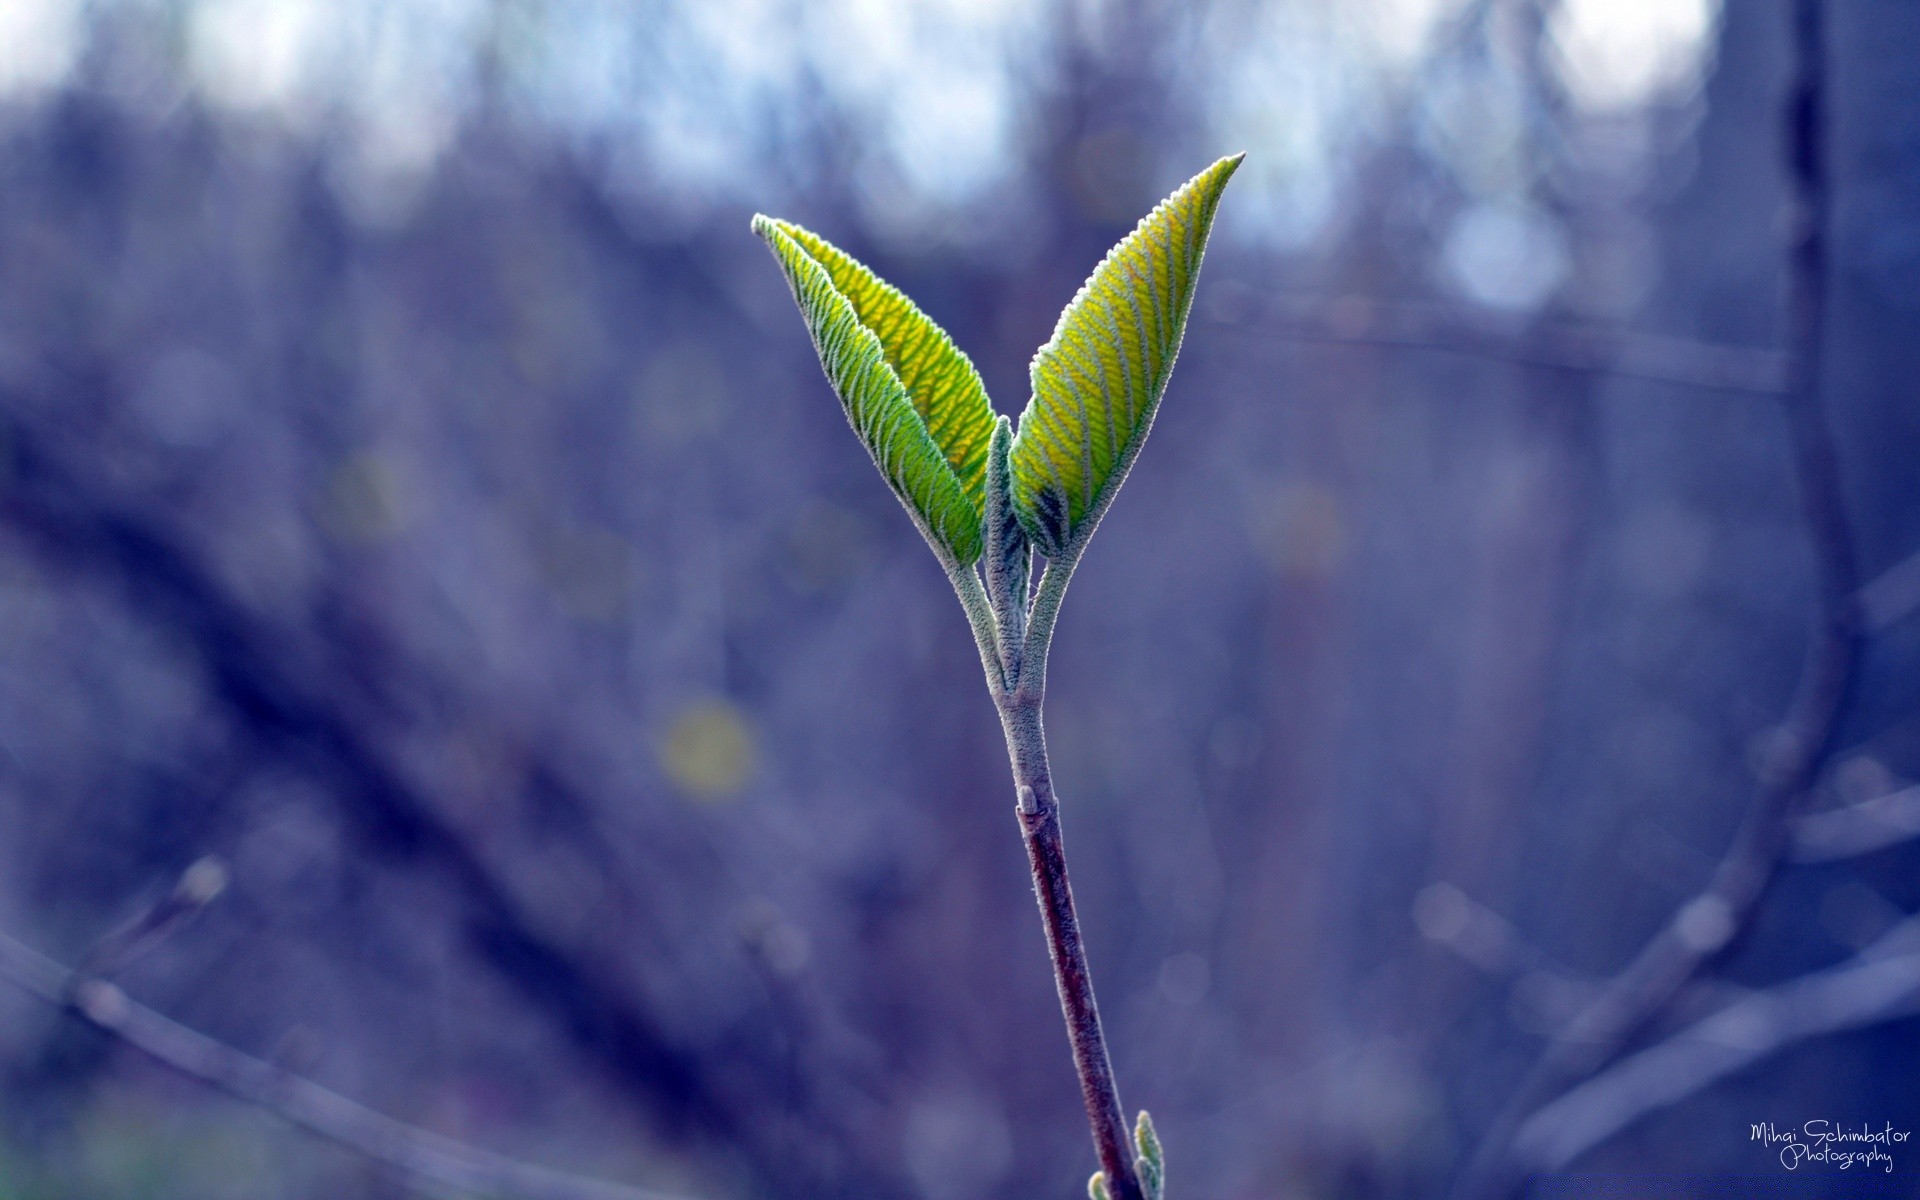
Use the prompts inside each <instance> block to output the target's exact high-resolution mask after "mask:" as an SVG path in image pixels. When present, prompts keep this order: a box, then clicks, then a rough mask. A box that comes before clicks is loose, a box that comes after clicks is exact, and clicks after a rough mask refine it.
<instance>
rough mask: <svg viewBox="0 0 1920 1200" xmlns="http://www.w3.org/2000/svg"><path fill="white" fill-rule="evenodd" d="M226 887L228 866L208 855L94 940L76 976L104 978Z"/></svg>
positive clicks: (159, 940) (189, 916) (201, 907)
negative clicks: (157, 897)
mask: <svg viewBox="0 0 1920 1200" xmlns="http://www.w3.org/2000/svg"><path fill="white" fill-rule="evenodd" d="M226 887H227V866H226V864H225V863H223V862H221V861H220V860H219V859H218V858H215V857H213V856H212V855H208V856H207V857H205V858H202V859H200V860H199V861H198V862H195V863H194V864H193V865H192V866H190V867H188V868H187V869H186V870H185V871H184V872H182V873H181V875H180V879H179V881H178V882H177V883H175V884H174V886H173V889H172V890H171V891H169V892H168V893H167V894H166V895H165V896H162V897H161V898H160V900H159V901H158V902H157V903H154V904H150V905H148V906H147V907H146V908H144V909H142V910H141V911H140V912H139V913H138V914H137V915H136V916H134V917H133V918H132V919H131V920H129V921H128V922H127V923H126V924H124V925H122V926H120V927H119V928H118V929H115V930H114V931H113V932H111V933H109V934H107V935H106V936H105V937H103V938H101V939H100V940H99V941H97V942H95V943H94V944H93V946H92V947H91V948H89V949H88V950H87V952H86V953H85V954H83V955H81V956H80V962H79V964H78V965H77V966H75V967H74V969H73V975H74V978H76V979H84V978H91V977H100V978H105V977H106V976H108V975H111V974H113V973H114V972H116V971H119V970H122V969H123V968H125V967H126V966H127V965H128V964H130V963H132V962H133V961H134V960H135V959H137V958H139V957H140V956H141V955H143V954H145V953H146V952H147V951H149V950H151V949H153V948H154V947H155V946H157V945H159V944H160V943H161V942H162V941H164V940H166V939H167V938H168V937H169V936H171V935H172V934H173V933H174V932H175V931H177V930H178V929H179V928H180V927H181V926H183V925H185V924H186V923H187V922H188V921H190V920H192V919H193V917H194V915H195V914H196V913H198V912H199V911H200V910H201V909H203V908H205V907H206V906H207V905H208V904H209V903H211V902H212V900H213V899H214V897H216V896H218V895H219V894H220V893H221V892H223V891H225V890H226Z"/></svg>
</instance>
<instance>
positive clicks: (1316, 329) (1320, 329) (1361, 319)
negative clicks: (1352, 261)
mask: <svg viewBox="0 0 1920 1200" xmlns="http://www.w3.org/2000/svg"><path fill="white" fill-rule="evenodd" d="M1220 307H1221V308H1223V309H1225V310H1226V312H1225V313H1223V314H1222V315H1220V316H1217V317H1216V320H1217V321H1219V323H1220V324H1222V325H1223V326H1225V327H1227V328H1234V329H1239V330H1240V331H1242V332H1245V333H1248V334H1251V335H1253V336H1255V337H1261V338H1275V339H1279V340H1283V341H1292V342H1317V343H1325V344H1329V345H1341V346H1383V347H1389V348H1396V349H1405V350H1423V351H1432V352H1436V353H1442V354H1465V355H1472V356H1474V357H1478V358H1490V359H1495V360H1498V361H1501V362H1511V363H1516V364H1519V365H1522V366H1529V367H1542V368H1546V369H1548V370H1557V371H1573V372H1585V373H1593V374H1604V375H1616V376H1620V377H1622V378H1629V379H1644V380H1647V381H1650V382H1655V383H1672V384H1679V385H1682V386H1686V387H1694V388H1703V389H1707V390H1711V391H1726V392H1746V393H1751V394H1754V395H1760V396H1777V395H1782V394H1784V393H1786V392H1787V391H1788V388H1789V377H1790V372H1789V368H1788V363H1787V355H1785V354H1783V353H1782V352H1780V351H1778V350H1769V349H1766V348H1764V347H1759V346H1733V345H1725V344H1720V343H1713V342H1700V341H1694V340H1691V339H1688V338H1679V337H1670V336H1666V335H1663V334H1651V333H1636V332H1634V331H1632V330H1627V329H1619V328H1611V327H1606V326H1598V325H1575V324H1564V323H1548V322H1539V321H1518V320H1512V319H1501V318H1497V317H1492V316H1485V315H1476V314H1473V313H1471V312H1468V311H1466V310H1464V309H1462V308H1459V307H1454V306H1448V305H1440V304H1419V303H1408V302H1386V301H1378V300H1368V299H1364V298H1361V297H1357V296H1343V297H1340V298H1338V299H1333V300H1327V301H1308V300H1290V301H1283V302H1281V303H1278V304H1276V305H1274V306H1273V307H1272V308H1271V309H1269V310H1267V311H1266V312H1262V313H1252V314H1249V315H1248V316H1247V317H1246V318H1245V319H1244V320H1241V319H1237V318H1235V317H1233V316H1232V315H1230V314H1231V306H1230V304H1223V305H1221V306H1220Z"/></svg>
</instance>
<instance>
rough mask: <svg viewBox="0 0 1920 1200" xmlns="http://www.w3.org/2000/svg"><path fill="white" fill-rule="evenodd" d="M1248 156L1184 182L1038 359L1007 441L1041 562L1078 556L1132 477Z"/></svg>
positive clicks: (1103, 270)
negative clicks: (1222, 212) (1212, 237)
mask: <svg viewBox="0 0 1920 1200" xmlns="http://www.w3.org/2000/svg"><path fill="white" fill-rule="evenodd" d="M1243 157H1245V156H1244V155H1238V154H1236V155H1234V156H1233V157H1232V158H1223V159H1221V160H1220V161H1219V162H1216V163H1214V164H1213V165H1212V166H1211V167H1208V168H1207V169H1206V170H1204V171H1202V172H1200V174H1198V175H1196V176H1194V177H1193V178H1192V179H1190V180H1188V181H1187V183H1186V184H1185V185H1184V186H1182V187H1181V188H1180V190H1179V191H1176V192H1175V193H1174V194H1173V195H1171V196H1169V197H1167V198H1166V199H1165V200H1163V201H1161V202H1160V204H1159V206H1158V207H1157V208H1155V209H1154V210H1153V211H1152V212H1151V213H1149V214H1147V216H1146V217H1145V218H1144V219H1143V220H1142V221H1141V222H1140V224H1139V225H1138V226H1136V227H1135V229H1134V231H1133V232H1132V233H1130V234H1128V235H1127V236H1126V237H1125V238H1124V239H1122V241H1121V242H1120V244H1119V245H1117V246H1115V247H1114V248H1113V249H1112V250H1110V251H1108V253H1107V257H1106V258H1105V259H1104V260H1103V261H1102V262H1101V263H1100V265H1099V266H1098V267H1096V268H1095V269H1094V272H1093V275H1092V276H1091V277H1090V278H1088V280H1087V282H1086V284H1085V285H1084V286H1082V287H1081V289H1080V291H1079V294H1077V295H1076V296H1074V298H1073V302H1072V303H1071V304H1069V305H1067V308H1066V311H1065V312H1063V313H1061V314H1060V324H1059V325H1058V326H1056V327H1055V329H1054V331H1053V337H1052V339H1051V340H1050V341H1048V342H1047V344H1046V345H1044V346H1042V347H1040V352H1039V353H1038V354H1036V355H1034V359H1033V370H1032V375H1033V399H1032V400H1030V401H1029V402H1028V404H1027V410H1026V412H1025V413H1023V414H1021V417H1020V432H1019V434H1018V435H1017V436H1016V437H1015V438H1014V440H1013V451H1012V456H1011V464H1012V468H1013V501H1014V509H1015V511H1016V512H1017V513H1018V514H1019V516H1020V523H1021V524H1022V525H1023V526H1025V528H1026V531H1027V536H1028V537H1030V538H1032V539H1033V543H1034V545H1035V546H1036V547H1038V548H1039V550H1040V552H1041V553H1043V554H1045V555H1046V556H1047V557H1048V558H1057V557H1060V556H1062V555H1064V554H1066V553H1068V552H1069V551H1070V550H1077V549H1078V548H1079V547H1080V546H1082V545H1084V544H1085V542H1086V539H1087V537H1089V536H1090V535H1091V534H1092V532H1093V530H1094V527H1095V526H1097V525H1098V524H1099V522H1100V518H1101V517H1102V516H1103V515H1104V514H1105V512H1106V509H1107V505H1108V504H1110V503H1111V502H1112V500H1113V495H1114V493H1115V492H1116V491H1118V490H1119V487H1120V484H1121V483H1122V482H1123V481H1125V479H1126V477H1127V471H1128V470H1129V469H1130V468H1131V467H1132V466H1133V460H1134V458H1135V457H1136V456H1137V455H1138V454H1139V453H1140V446H1141V443H1143V442H1144V441H1145V440H1146V437H1147V431H1148V430H1149V429H1150V428H1151V427H1152V425H1153V416H1154V412H1155V410H1156V409H1157V408H1158V407H1159V405H1160V396H1161V394H1162V393H1163V392H1165V390H1166V387H1167V377H1168V375H1170V374H1171V373H1172V371H1173V360H1174V358H1175V356H1176V355H1178V354H1179V352H1180V336H1181V334H1182V333H1183V332H1184V331H1185V330H1186V325H1187V312H1188V310H1189V309H1190V308H1191V307H1192V305H1193V285H1194V283H1195V281H1196V280H1197V279H1198V278H1199V275H1200V259H1201V257H1202V255H1204V254H1205V253H1206V248H1207V233H1208V231H1209V230H1210V229H1211V228H1212V226H1213V214H1214V211H1215V210H1216V209H1217V208H1218V207H1219V204H1220V192H1221V190H1222V189H1223V188H1225V187H1226V185H1227V180H1228V179H1230V178H1231V177H1232V176H1233V172H1234V169H1235V168H1236V167H1238V166H1239V165H1240V160H1241V159H1242V158H1243Z"/></svg>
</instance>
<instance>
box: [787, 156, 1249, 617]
mask: <svg viewBox="0 0 1920 1200" xmlns="http://www.w3.org/2000/svg"><path fill="white" fill-rule="evenodd" d="M1240 158H1241V156H1239V155H1235V156H1234V157H1232V158H1223V159H1221V160H1220V161H1219V162H1216V163H1214V164H1213V165H1212V166H1211V167H1208V168H1207V169H1206V170H1205V171H1202V172H1201V173H1200V174H1199V175H1196V176H1194V178H1193V179H1191V180H1189V181H1188V182H1187V183H1186V184H1185V185H1184V186H1182V187H1181V188H1180V189H1179V190H1178V191H1176V192H1174V194H1173V195H1171V196H1169V197H1168V198H1167V199H1166V200H1164V201H1162V202H1161V204H1160V205H1159V206H1158V207H1157V208H1155V209H1154V210H1153V211H1152V212H1151V213H1149V214H1148V215H1147V216H1146V217H1145V218H1144V219H1143V220H1141V222H1140V224H1139V225H1138V226H1137V227H1136V228H1135V229H1134V231H1133V232H1132V233H1131V234H1129V235H1127V237H1126V238H1125V239H1124V240H1122V241H1121V242H1120V244H1119V245H1117V246H1115V247H1114V248H1113V250H1112V251H1110V252H1109V253H1108V254H1107V257H1106V258H1105V260H1103V261H1102V262H1101V263H1100V265H1099V266H1098V267H1097V268H1095V270H1094V272H1093V275H1092V276H1091V277H1090V278H1089V279H1088V280H1087V282H1086V284H1085V285H1084V286H1083V287H1081V289H1080V291H1079V293H1078V294H1077V295H1076V296H1075V297H1074V298H1073V302H1072V303H1070V304H1069V305H1067V308H1066V310H1065V311H1064V312H1062V313H1061V314H1060V322H1059V325H1058V326H1057V327H1056V328H1055V329H1054V332H1053V337H1052V338H1051V339H1050V340H1049V341H1048V342H1047V344H1046V345H1044V346H1042V347H1041V348H1040V352H1039V353H1038V354H1037V355H1035V356H1034V360H1033V368H1032V379H1033V396H1032V399H1031V400H1030V401H1029V402H1028V404H1027V408H1026V411H1025V413H1023V414H1022V416H1021V418H1020V427H1019V431H1018V432H1017V433H1011V431H1010V430H1009V433H1003V434H1001V437H1002V438H1004V439H1006V449H1005V450H1004V453H1005V454H1006V458H1005V460H1004V466H1003V467H1002V463H1001V461H1000V460H999V459H998V457H997V455H996V456H993V457H994V463H993V466H994V467H995V468H1000V469H996V470H992V471H990V470H989V458H990V455H989V450H990V448H993V449H998V447H996V446H995V445H994V443H995V431H996V426H1005V424H1006V418H1004V417H1000V418H996V417H995V416H994V413H993V408H992V405H991V404H990V403H989V402H988V400H987V393H986V388H985V387H984V386H983V385H982V384H981V382H980V375H979V373H978V372H977V371H975V370H974V368H973V363H972V362H971V361H969V360H968V358H967V356H966V355H965V354H963V353H961V352H960V350H959V349H958V348H957V347H955V346H954V344H953V340H952V339H951V338H949V337H948V336H947V334H946V333H945V331H943V330H942V329H941V328H940V327H939V326H938V325H936V324H934V323H933V321H932V320H931V319H929V318H928V317H927V315H926V314H925V313H922V312H921V311H920V310H919V309H918V308H916V307H915V306H914V304H913V302H912V301H910V300H908V299H907V298H906V297H905V296H904V295H902V294H901V293H900V292H899V291H898V290H896V289H895V288H893V287H891V286H890V285H888V284H887V283H885V282H883V281H882V280H880V279H879V278H878V277H877V276H875V275H874V274H873V272H871V271H869V270H867V268H866V267H864V266H862V265H861V264H860V263H859V262H857V261H855V260H854V259H853V258H852V257H850V256H849V255H847V254H846V253H844V252H843V251H841V250H839V249H838V248H836V247H835V246H833V245H832V244H831V243H829V242H828V241H827V240H826V239H824V238H822V237H820V236H819V235H817V234H814V233H810V232H808V231H807V230H805V229H802V228H801V227H800V226H798V225H795V224H792V223H791V222H787V221H777V220H773V219H772V218H769V217H764V216H756V217H755V218H754V219H753V229H754V232H755V233H758V234H759V235H760V236H761V237H762V238H764V239H765V240H766V242H767V244H768V246H770V247H771V248H772V250H773V253H774V256H775V257H776V258H778V259H779V261H780V265H781V267H782V269H783V270H785V272H786V275H787V282H788V284H789V285H790V286H791V288H792V289H793V295H794V299H795V300H796V301H797V302H798V304H799V306H800V311H801V314H802V315H803V316H804V317H805V319H806V322H807V328H808V330H809V331H810V332H811V333H812V335H813V343H814V347H815V349H816V350H818V351H819V354H820V362H821V365H822V366H823V367H825V368H826V373H827V378H828V380H829V381H830V382H831V383H832V384H833V388H834V391H835V392H837V393H838V394H839V396H840V402H841V404H842V406H843V407H844V408H845V409H846V413H847V419H848V420H849V421H850V422H851V423H852V425H853V428H854V431H855V432H856V433H858V434H859V435H860V440H861V441H862V442H863V443H864V444H865V445H866V447H867V451H868V453H869V454H871V455H872V456H873V461H874V463H875V464H876V465H878V466H879V468H880V473H881V474H882V475H883V476H885V477H886V480H887V482H888V484H889V485H890V486H891V487H892V488H893V490H894V493H895V494H896V495H897V496H899V497H900V500H901V502H902V503H903V504H905V505H906V507H907V511H908V512H909V513H910V514H911V515H912V516H913V518H914V523H915V524H916V525H918V526H919V528H920V532H921V533H922V534H923V535H924V536H925V537H926V539H927V541H928V542H929V543H930V544H931V545H932V546H933V548H934V551H935V552H936V553H938V554H940V555H941V556H942V557H943V558H944V559H946V560H947V561H948V562H949V563H951V564H952V565H954V566H958V567H967V566H971V565H972V564H973V563H974V562H975V561H977V560H978V559H979V558H980V556H981V552H982V549H983V547H985V543H986V540H987V538H988V536H989V534H992V535H993V536H994V538H995V540H996V542H1003V541H1006V540H1007V539H1008V538H1009V537H1011V536H1013V535H1014V534H1015V531H1016V526H1017V530H1018V532H1019V533H1022V534H1024V536H1025V537H1026V538H1027V539H1030V540H1031V541H1032V544H1033V546H1034V547H1035V548H1037V549H1039V551H1040V552H1041V553H1042V554H1045V555H1047V557H1048V558H1060V557H1063V556H1067V555H1071V554H1074V553H1077V552H1078V550H1079V548H1080V547H1081V546H1083V545H1085V543H1086V539H1087V537H1088V536H1090V535H1091V534H1092V532H1093V529H1094V527H1095V526H1097V525H1098V524H1099V521H1100V518H1101V517H1102V516H1103V515H1104V514H1105V512H1106V509H1107V506H1108V505H1109V504H1110V503H1112V500H1113V496H1114V493H1115V492H1116V491H1118V489H1119V487H1120V484H1121V483H1122V482H1123V481H1124V480H1125V479H1126V475H1127V471H1128V470H1129V469H1130V468H1131V467H1132V466H1133V461H1134V459H1135V457H1137V456H1138V454H1139V452H1140V446H1141V444H1142V443H1143V442H1144V441H1145V440H1146V436H1147V431H1148V430H1149V429H1150V428H1151V427H1152V424H1153V417H1154V412H1155V411H1156V409H1157V408H1158V407H1159V404H1160V397H1161V394H1162V393H1163V392H1164V391H1165V390H1166V386H1167V377H1168V375H1169V374H1170V373H1171V372H1172V370H1173V362H1174V358H1175V356H1176V355H1177V354H1178V353H1179V350H1180V337H1181V334H1182V333H1183V332H1184V330H1185V328H1186V322H1187V312H1188V310H1189V309H1190V308H1191V307H1192V304H1193V288H1194V283H1195V281H1196V280H1197V279H1198V277H1199V273H1200V260H1201V257H1202V255H1203V254H1204V253H1205V251H1206V244H1207V233H1208V230H1209V229H1210V228H1211V227H1212V224H1213V215H1214V212H1215V210H1216V209H1217V208H1218V206H1219V203H1220V193H1221V190H1222V189H1223V188H1225V186H1226V183H1227V180H1228V179H1229V178H1230V177H1231V176H1232V175H1233V172H1234V169H1235V168H1236V167H1238V166H1239V165H1240ZM1009 434H1010V436H1009ZM990 476H991V479H990ZM990 482H991V483H992V484H993V485H994V487H995V488H998V487H1004V488H1005V491H1004V493H1001V492H998V491H992V490H990V487H989V484H990ZM1001 506H1004V508H1005V510H1006V511H1007V515H1010V516H1011V517H1012V518H1013V520H1012V521H1011V522H1000V523H996V522H993V521H991V520H990V519H989V518H990V517H992V516H996V515H999V512H998V510H999V509H1000V508H1001ZM996 525H997V528H996ZM991 549H993V550H994V551H995V553H996V555H998V556H999V560H1000V561H999V565H1000V566H1001V567H1002V568H1003V569H1004V570H1005V571H1006V572H1008V573H1013V574H1018V575H1019V577H1020V578H1019V579H1018V583H1019V586H1020V587H1022V588H1024V586H1025V575H1024V572H1025V547H1024V546H1019V547H1018V548H1017V554H1016V553H1015V548H1014V547H1011V546H995V547H992V548H991ZM1015 557H1018V559H1019V563H1020V566H1019V567H1018V568H1014V567H1012V566H1011V565H1010V564H1011V562H1012V560H1013V559H1014V558H1015ZM995 567H996V560H995V559H994V558H990V559H989V563H988V574H989V577H990V582H991V581H992V580H991V577H992V576H993V575H994V574H995V573H996V572H995ZM1009 582H1011V581H1009Z"/></svg>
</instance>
